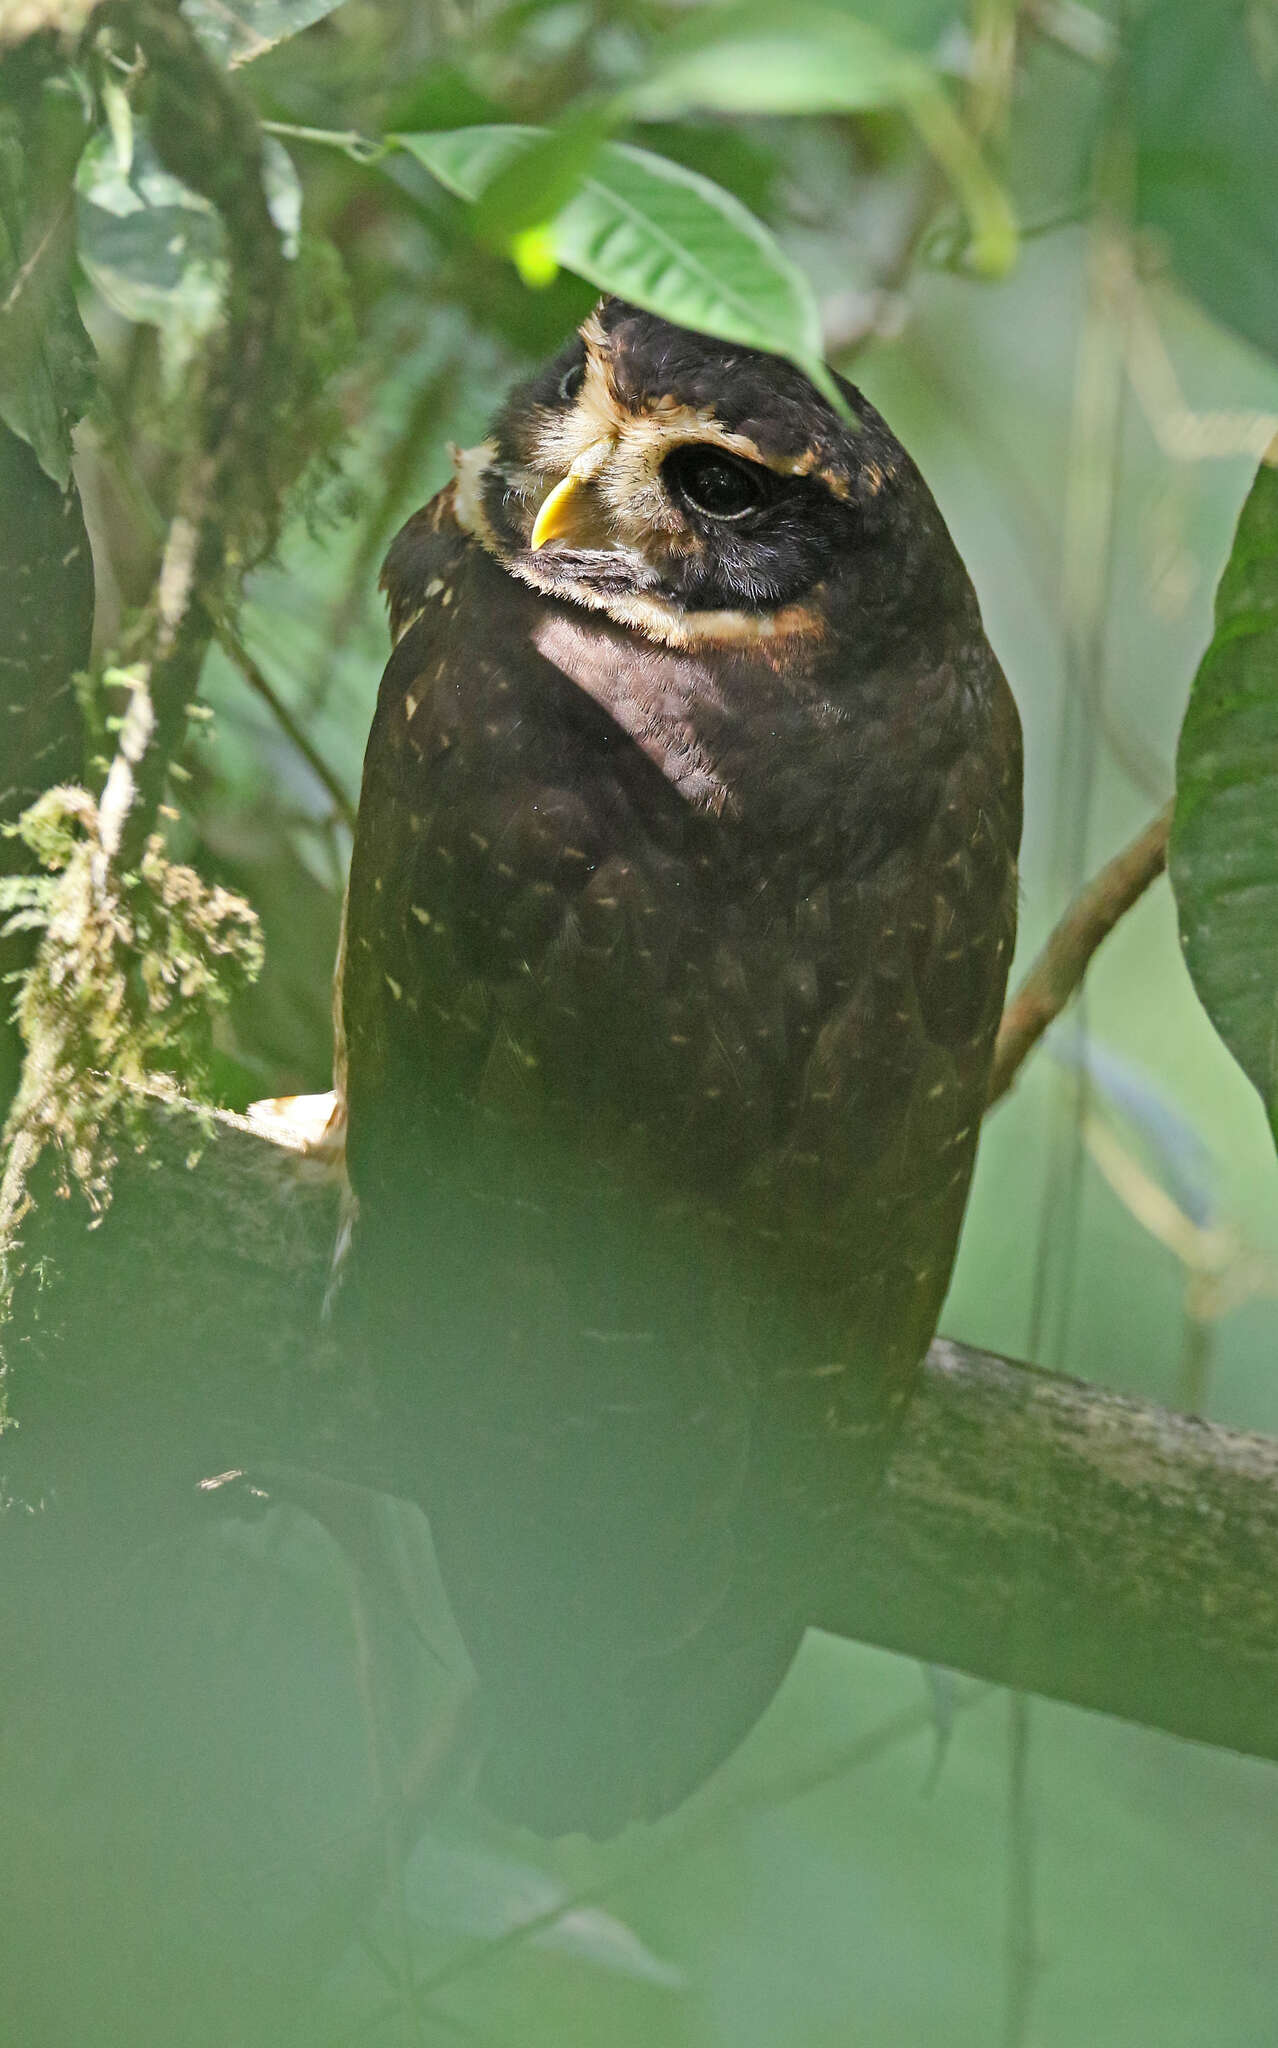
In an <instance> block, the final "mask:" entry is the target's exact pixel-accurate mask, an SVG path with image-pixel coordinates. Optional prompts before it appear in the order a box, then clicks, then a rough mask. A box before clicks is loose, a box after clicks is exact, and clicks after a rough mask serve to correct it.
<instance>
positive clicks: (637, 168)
mask: <svg viewBox="0 0 1278 2048" xmlns="http://www.w3.org/2000/svg"><path fill="white" fill-rule="evenodd" d="M546 133H547V131H546V130H545V129H542V128H521V127H489V126H483V127H476V128H456V129H452V130H450V131H448V132H446V133H443V134H429V135H395V136H391V137H390V138H388V139H389V140H390V141H391V142H393V143H396V144H398V146H399V147H400V148H402V149H406V150H408V151H410V152H411V154H412V155H413V156H415V157H416V158H417V160H418V162H419V163H422V164H424V165H425V166H426V168H427V170H428V171H430V172H431V173H432V174H433V175H434V176H435V177H436V178H438V179H439V180H440V183H441V184H444V185H447V187H448V188H449V190H450V191H452V192H456V193H458V194H460V196H461V197H462V198H463V199H470V200H475V199H478V198H479V197H480V195H481V194H482V193H483V192H484V191H486V190H487V188H488V187H489V186H490V185H491V183H492V182H493V180H494V179H495V178H497V177H498V176H500V175H501V174H503V173H504V172H506V171H507V169H508V167H509V166H510V165H511V164H512V163H513V162H514V161H515V160H516V159H517V158H518V157H519V156H520V154H521V153H525V152H527V151H529V150H531V149H533V148H535V147H537V146H538V145H539V144H541V143H542V142H543V141H544V138H545V136H546ZM544 240H545V245H546V248H547V250H548V251H549V253H550V254H551V255H552V256H553V258H554V260H555V261H556V262H558V263H561V264H563V266H564V268H565V269H567V270H573V271H576V273H577V275H578V276H579V277H584V278H586V279H587V280H588V281H589V282H590V283H591V284H594V285H597V286H598V287H599V289H600V290H601V291H605V292H616V293H617V294H618V295H619V296H620V297H622V298H626V299H631V300H633V301H634V303H635V304H636V305H638V306H644V307H646V308H647V309H648V310H649V311H650V312H653V313H659V314H660V315H661V316H662V317H663V318H664V319H667V320H672V321H675V322H677V323H678V324H679V325H680V326H683V327H695V328H697V329H699V330H700V331H701V332H702V333H703V334H715V335H719V336H720V337H721V338H722V339H723V340H725V341H736V342H741V343H742V344H744V345H745V346H746V347H748V348H759V349H767V350H769V351H770V352H771V353H772V354H774V355H782V356H788V357H789V358H790V360H791V361H792V362H795V363H797V364H798V365H799V367H800V368H801V369H803V370H804V371H805V372H806V373H807V375H808V376H809V377H810V378H811V379H812V381H813V383H814V384H816V385H817V386H818V388H819V389H821V390H822V391H824V392H825V394H826V396H827V397H828V398H830V400H831V402H832V403H833V404H835V405H837V406H838V408H839V409H840V410H841V411H843V410H845V409H846V407H845V401H844V400H843V398H842V397H841V396H840V394H839V391H838V388H837V386H836V385H835V384H834V382H833V379H832V378H831V376H830V373H829V371H828V370H827V369H826V367H825V365H824V363H823V361H822V358H821V320H820V314H819V312H818V310H817V304H816V300H815V298H814V296H813V293H812V290H811V287H810V286H809V284H808V282H807V280H806V278H805V277H804V276H803V273H802V272H801V271H800V270H799V269H797V267H796V266H795V265H794V264H793V263H792V262H791V261H790V259H789V257H788V256H786V254H785V253H784V251H783V250H782V249H781V248H780V247H779V246H778V244H777V243H776V241H775V240H774V239H773V237H772V235H771V234H769V232H768V230H767V229H766V228H765V227H764V226H763V224H762V223H761V222H760V221H757V220H756V219H755V217H754V215H753V214H752V213H749V212H748V211H747V210H746V208H745V207H744V206H742V205H741V203H740V201H739V200H737V199H734V198H733V197H732V195H731V193H730V192H725V191H723V189H722V188H721V187H720V186H718V185H714V184H712V183H711V182H710V180H709V179H708V178H702V177H699V176H698V175H697V174H696V172H695V171H688V170H685V169H684V168H683V166H682V165H680V164H675V163H671V162H669V161H668V159H667V158H665V157H659V156H653V155H651V154H650V152H648V151H647V150H642V149H632V148H630V147H629V146H628V145H627V144H625V143H619V142H609V143H605V144H604V145H603V146H602V147H601V148H600V150H599V152H598V154H597V155H596V156H595V157H594V158H593V160H592V168H591V170H590V172H589V174H588V175H587V176H585V177H584V178H583V180H582V183H581V185H580V188H579V190H578V191H577V192H576V193H575V194H574V195H573V197H572V198H571V199H569V201H568V202H567V204H566V205H565V206H563V207H561V209H560V210H559V212H558V213H556V214H555V215H554V217H553V218H552V219H551V220H550V221H549V222H547V224H546V227H545V230H544Z"/></svg>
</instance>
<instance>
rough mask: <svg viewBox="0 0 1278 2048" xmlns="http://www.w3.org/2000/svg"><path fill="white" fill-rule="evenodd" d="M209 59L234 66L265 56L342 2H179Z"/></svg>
mask: <svg viewBox="0 0 1278 2048" xmlns="http://www.w3.org/2000/svg"><path fill="white" fill-rule="evenodd" d="M181 4H182V12H183V14H184V15H185V16H186V18H187V20H188V21H189V22H190V24H191V27H192V28H193V29H194V30H195V33H196V35H197V36H198V37H199V39H200V41H201V42H202V43H203V45H204V47H205V49H206V50H207V51H208V53H209V55H210V57H214V58H216V60H217V62H218V63H219V64H226V65H229V66H231V67H234V66H235V65H237V64H250V63H251V62H252V60H253V59H254V57H262V56H265V54H266V52H267V51H268V50H273V49H274V47H275V45H276V43H282V42H284V41H286V39H287V38H288V37H289V36H295V35H297V34H298V32H299V31H300V30H301V29H304V28H310V26H311V24H312V22H316V21H322V20H323V19H324V16H325V15H326V14H331V13H332V12H333V10H334V8H336V7H339V6H340V5H341V0H181Z"/></svg>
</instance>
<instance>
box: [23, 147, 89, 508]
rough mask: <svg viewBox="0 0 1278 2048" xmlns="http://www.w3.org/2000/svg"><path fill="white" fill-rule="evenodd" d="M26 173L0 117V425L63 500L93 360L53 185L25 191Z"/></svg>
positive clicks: (27, 167) (25, 161)
mask: <svg viewBox="0 0 1278 2048" xmlns="http://www.w3.org/2000/svg"><path fill="white" fill-rule="evenodd" d="M29 170H30V164H29V160H28V153H27V149H26V147H25V146H24V139H23V137H22V134H21V131H20V129H19V126H18V123H17V122H16V121H15V120H13V119H12V118H11V117H10V115H9V113H8V111H7V110H0V302H2V303H3V306H4V314H3V329H4V334H3V340H2V341H0V421H2V422H3V423H4V425H5V426H7V427H8V428H9V429H10V431H11V432H13V433H15V434H16V435H17V436H18V438H19V439H20V440H22V441H25V442H26V443H27V444H28V446H29V447H30V448H31V449H32V450H33V451H34V453H35V456H36V460H37V461H38V462H39V464H40V467H41V469H43V470H44V472H45V474H46V475H47V476H50V477H52V479H53V481H54V482H55V483H56V484H57V486H58V488H59V490H62V491H65V490H66V488H67V486H68V484H69V482H70V477H71V429H72V427H73V425H74V424H75V422H76V420H78V419H79V418H80V417H81V415H82V414H83V413H84V412H85V411H86V410H87V408H88V406H89V403H90V401H91V399H92V395H93V392H94V389H95V387H96V382H97V376H96V361H95V357H94V353H93V345H92V343H91V342H90V340H89V337H88V335H87V334H86V333H85V331H84V326H83V324H82V322H81V319H80V315H79V312H78V311H77V309H76V303H75V292H74V289H73V287H72V272H73V265H74V250H73V248H72V246H71V240H70V235H69V233H68V230H67V224H66V216H65V209H64V207H63V204H62V193H61V192H60V191H59V190H57V189H56V188H55V187H54V186H53V184H52V181H49V182H48V185H47V188H46V189H44V190H37V191H34V192H33V191H32V190H31V187H30V178H29ZM68 175H69V171H68Z"/></svg>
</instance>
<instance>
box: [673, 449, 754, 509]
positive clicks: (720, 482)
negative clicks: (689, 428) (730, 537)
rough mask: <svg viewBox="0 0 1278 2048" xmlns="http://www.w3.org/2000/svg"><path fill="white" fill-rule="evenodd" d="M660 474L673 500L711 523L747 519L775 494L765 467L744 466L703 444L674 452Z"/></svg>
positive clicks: (736, 458) (735, 457) (741, 462)
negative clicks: (750, 513)
mask: <svg viewBox="0 0 1278 2048" xmlns="http://www.w3.org/2000/svg"><path fill="white" fill-rule="evenodd" d="M661 474H662V478H663V480H664V482H665V485H666V488H667V490H668V491H669V492H670V494H671V496H672V497H674V498H675V499H676V500H678V501H679V502H681V503H682V504H684V505H688V506H690V507H691V508H692V510H693V511H695V512H701V513H704V515H705V516H706V518H708V519H744V518H745V516H746V514H747V513H749V512H757V511H758V510H759V508H760V507H761V506H763V505H766V504H769V503H770V502H771V500H772V498H773V497H774V496H775V494H776V479H775V477H774V476H773V474H772V471H771V470H770V469H765V468H764V467H763V465H762V463H759V462H743V461H742V460H741V458H740V457H739V456H737V455H730V454H729V453H728V451H727V450H726V449H725V448H716V447H714V446H713V445H712V444H710V443H708V442H704V441H688V442H685V443H684V445H683V446H682V447H681V448H676V449H674V450H673V452H672V453H671V454H669V455H667V457H666V459H665V461H664V462H663V463H662V465H661Z"/></svg>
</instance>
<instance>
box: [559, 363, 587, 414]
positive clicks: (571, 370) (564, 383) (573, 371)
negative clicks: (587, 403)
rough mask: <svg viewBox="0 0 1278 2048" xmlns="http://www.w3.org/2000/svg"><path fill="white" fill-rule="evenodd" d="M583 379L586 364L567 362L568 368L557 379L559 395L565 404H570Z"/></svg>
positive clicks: (583, 381) (584, 378)
mask: <svg viewBox="0 0 1278 2048" xmlns="http://www.w3.org/2000/svg"><path fill="white" fill-rule="evenodd" d="M585 381H586V365H585V364H584V363H569V365H568V368H567V369H566V370H565V371H564V374H563V376H562V377H561V378H560V379H559V396H560V397H561V398H562V400H563V402H564V404H565V405H571V404H572V402H573V399H574V398H575V397H576V396H577V393H578V392H579V391H580V389H581V387H582V385H583V384H584V383H585Z"/></svg>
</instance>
